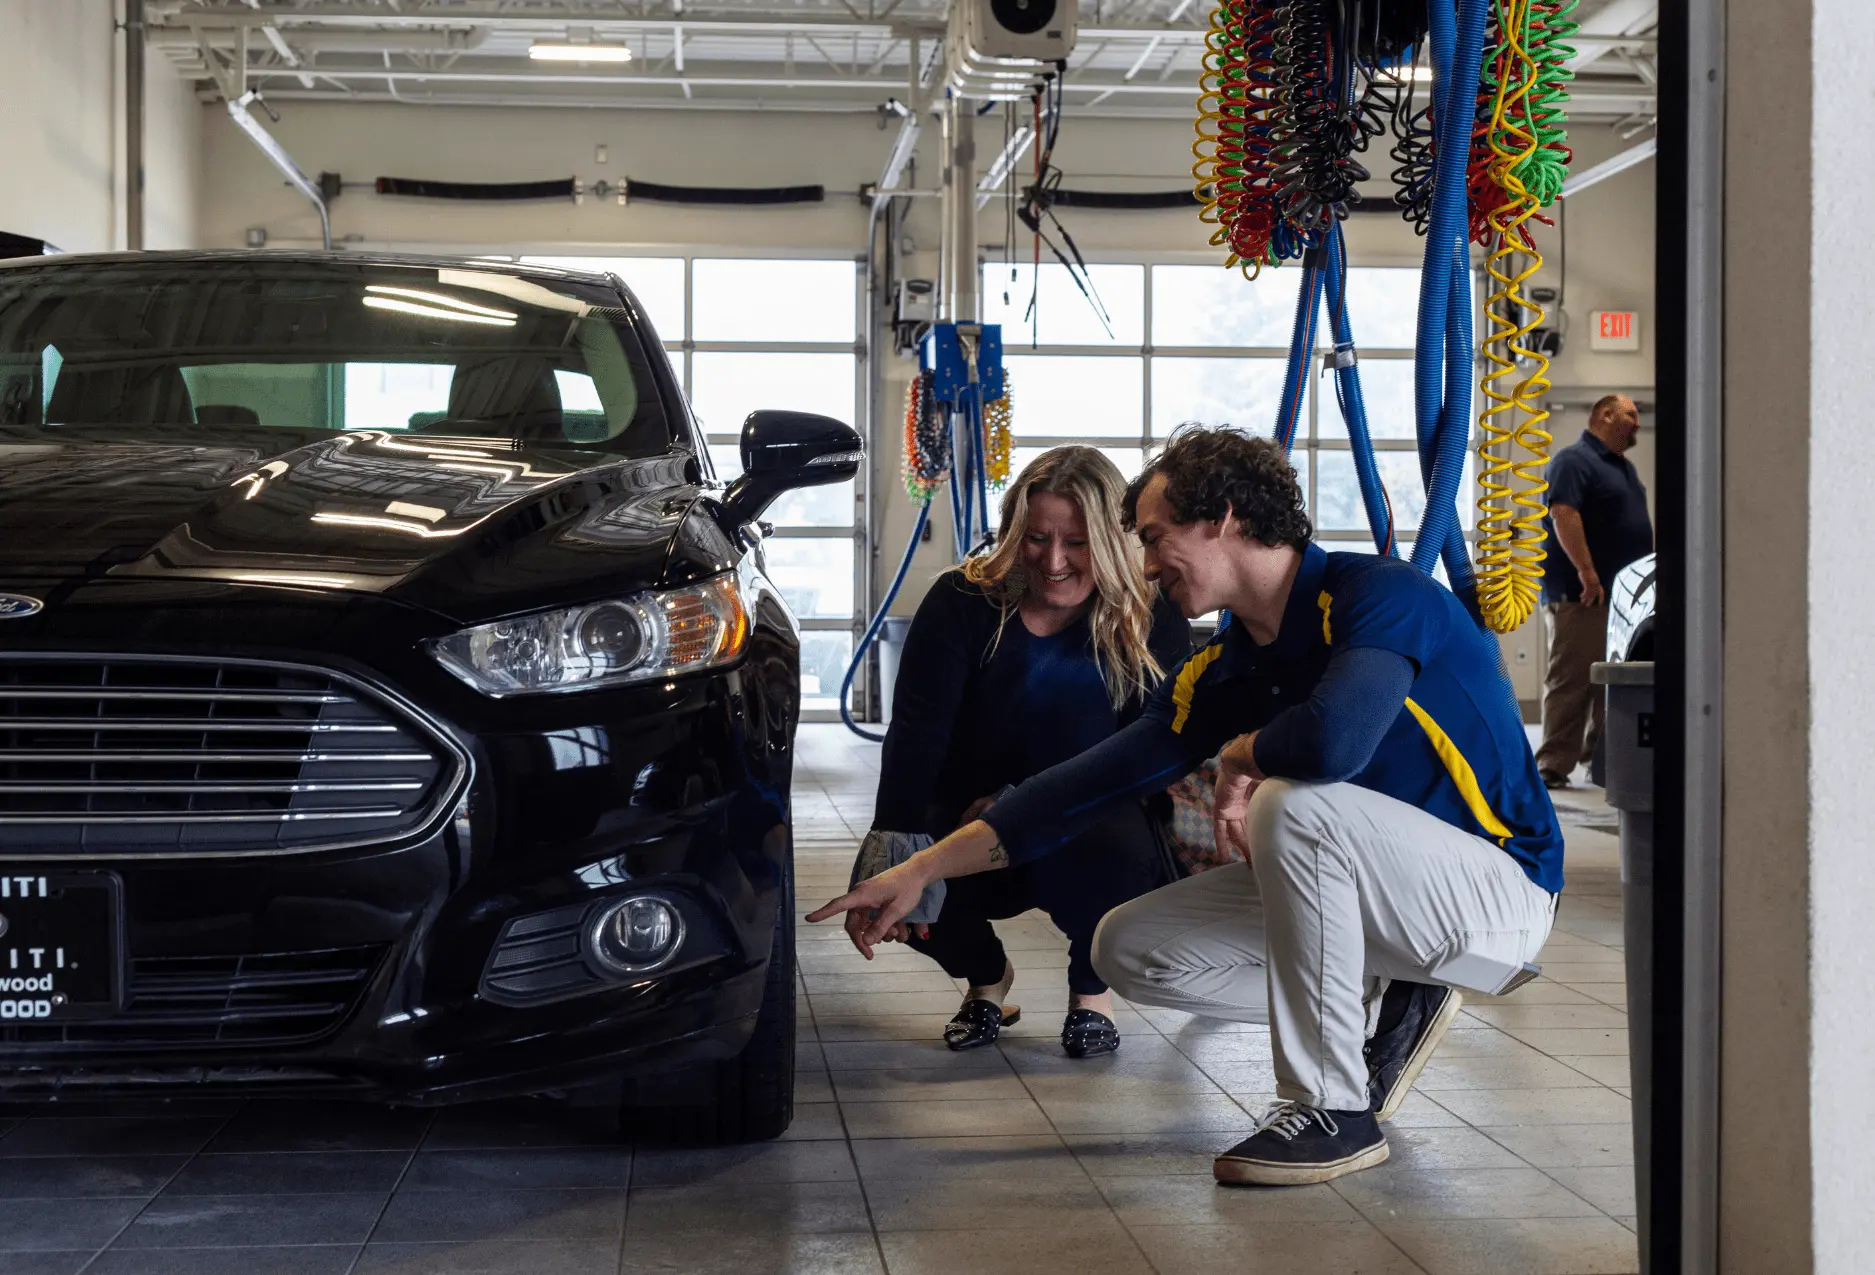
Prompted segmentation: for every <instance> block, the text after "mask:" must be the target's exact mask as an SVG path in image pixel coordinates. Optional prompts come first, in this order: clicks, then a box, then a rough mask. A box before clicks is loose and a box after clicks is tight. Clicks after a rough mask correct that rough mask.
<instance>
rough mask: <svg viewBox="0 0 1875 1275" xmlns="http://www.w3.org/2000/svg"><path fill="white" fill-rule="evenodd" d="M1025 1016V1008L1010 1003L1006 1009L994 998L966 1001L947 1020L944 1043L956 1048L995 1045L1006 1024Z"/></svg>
mask: <svg viewBox="0 0 1875 1275" xmlns="http://www.w3.org/2000/svg"><path fill="white" fill-rule="evenodd" d="M1021 1020H1022V1011H1021V1010H1019V1009H1017V1008H1016V1007H1015V1006H1014V1005H1011V1006H1010V1007H1009V1009H1008V1010H1007V1011H1006V1012H1005V1011H1004V1009H1003V1007H1002V1006H1001V1005H998V1004H997V1003H996V1002H995V1001H985V1000H970V1001H965V1002H964V1003H963V1005H962V1007H961V1008H959V1009H958V1011H957V1013H956V1014H955V1015H953V1016H952V1018H951V1020H950V1022H948V1023H945V1024H944V1043H945V1044H946V1045H947V1046H949V1047H950V1048H951V1049H952V1050H953V1051H962V1050H965V1049H981V1048H983V1046H985V1045H993V1044H995V1043H996V1038H997V1037H998V1036H1000V1035H1002V1031H1003V1028H1005V1027H1010V1026H1013V1025H1015V1024H1016V1023H1018V1022H1020V1021H1021Z"/></svg>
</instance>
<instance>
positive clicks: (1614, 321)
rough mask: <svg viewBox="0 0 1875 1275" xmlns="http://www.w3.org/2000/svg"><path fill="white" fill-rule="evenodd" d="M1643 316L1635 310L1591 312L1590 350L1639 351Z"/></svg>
mask: <svg viewBox="0 0 1875 1275" xmlns="http://www.w3.org/2000/svg"><path fill="white" fill-rule="evenodd" d="M1640 348H1641V316H1640V313H1639V312H1638V311H1635V310H1590V311H1589V349H1591V350H1638V349H1640Z"/></svg>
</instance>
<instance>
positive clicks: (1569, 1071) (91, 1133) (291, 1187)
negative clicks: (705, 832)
mask: <svg viewBox="0 0 1875 1275" xmlns="http://www.w3.org/2000/svg"><path fill="white" fill-rule="evenodd" d="M877 773H878V749H877V747H876V746H874V745H869V744H865V743H863V742H861V741H859V740H857V739H855V738H854V737H852V736H851V735H848V734H847V733H846V732H845V731H843V730H842V729H840V728H838V727H833V726H809V727H804V728H803V729H802V732H801V740H800V763H799V766H798V773H797V778H796V787H795V795H796V803H797V804H796V823H795V837H796V847H797V861H798V865H799V896H800V904H801V910H802V911H803V912H805V911H807V910H809V909H810V908H812V907H813V906H815V905H817V904H818V903H819V902H820V901H822V900H824V899H826V898H828V897H831V896H832V895H833V894H835V893H838V892H839V891H840V890H842V889H844V888H845V882H846V875H847V870H848V866H849V864H850V862H851V857H852V849H853V845H854V843H855V841H856V840H857V838H858V837H859V836H860V835H861V834H862V833H863V832H864V830H865V826H866V823H867V820H868V817H869V815H870V813H871V808H872V796H873V786H874V784H875V782H876V778H877ZM1562 797H1563V800H1562V802H1560V803H1559V804H1560V805H1564V806H1565V807H1566V809H1565V819H1566V820H1567V821H1568V823H1569V851H1570V856H1569V868H1568V870H1569V876H1570V888H1569V891H1568V893H1567V894H1566V895H1565V896H1564V899H1563V902H1562V905H1561V910H1560V913H1559V919H1558V922H1557V929H1556V933H1555V935H1554V937H1553V939H1552V940H1551V943H1550V946H1549V948H1548V949H1547V950H1546V952H1545V954H1544V957H1543V963H1544V978H1543V979H1542V980H1540V981H1538V982H1536V983H1534V984H1532V985H1530V986H1529V987H1526V988H1524V989H1523V990H1521V991H1519V992H1518V993H1516V994H1515V995H1513V996H1510V997H1506V998H1503V999H1502V1000H1491V999H1488V998H1482V999H1478V1000H1474V1001H1472V1002H1470V1003H1469V1004H1468V1006H1467V1009H1466V1012H1465V1014H1464V1016H1463V1017H1462V1018H1461V1019H1460V1020H1459V1023H1458V1024H1457V1026H1456V1027H1455V1028H1454V1030H1453V1031H1452V1032H1451V1034H1450V1035H1449V1036H1448V1037H1447V1040H1446V1043H1445V1045H1444V1047H1443V1048H1442V1049H1441V1051H1440V1052H1439V1054H1438V1056H1437V1058H1436V1059H1435V1060H1434V1062H1433V1063H1432V1065H1431V1066H1429V1067H1428V1068H1427V1071H1426V1073H1425V1075H1424V1077H1423V1078H1422V1079H1421V1081H1420V1083H1419V1085H1418V1087H1417V1089H1416V1090H1415V1092H1414V1095H1413V1097H1412V1098H1411V1099H1410V1100H1409V1101H1408V1103H1407V1105H1406V1106H1405V1108H1404V1109H1403V1110H1402V1111H1401V1113H1400V1115H1399V1117H1398V1118H1397V1119H1396V1121H1395V1122H1394V1124H1393V1125H1392V1126H1390V1128H1391V1133H1390V1139H1391V1141H1392V1146H1393V1158H1392V1159H1391V1160H1390V1161H1389V1162H1388V1163H1387V1164H1385V1165H1382V1166H1380V1167H1379V1168H1377V1169H1373V1170H1370V1171H1368V1172H1366V1173H1361V1174H1357V1175H1354V1176H1352V1177H1349V1178H1344V1179H1342V1180H1341V1181H1339V1182H1336V1183H1332V1184H1328V1185H1325V1186H1318V1187H1306V1188H1292V1189H1285V1190H1273V1191H1258V1190H1241V1189H1238V1190H1232V1189H1224V1188H1220V1187H1218V1186H1216V1185H1215V1184H1214V1183H1213V1182H1212V1180H1211V1176H1210V1170H1211V1156H1212V1154H1214V1153H1215V1152H1216V1151H1217V1150H1219V1149H1220V1148H1223V1147H1226V1146H1228V1145H1230V1144H1231V1143H1233V1142H1235V1141H1237V1140H1238V1139H1239V1138H1241V1137H1243V1136H1244V1135H1245V1134H1247V1133H1248V1132H1249V1130H1250V1128H1251V1126H1252V1124H1253V1116H1254V1113H1256V1112H1258V1111H1260V1110H1261V1109H1262V1107H1263V1105H1264V1104H1265V1103H1266V1102H1267V1101H1269V1099H1270V1097H1271V1093H1270V1090H1271V1087H1272V1081H1271V1078H1270V1069H1269V1049H1268V1041H1267V1040H1266V1038H1265V1036H1266V1033H1265V1030H1264V1029H1261V1028H1253V1027H1243V1026H1239V1025H1236V1024H1224V1023H1216V1022H1207V1021H1204V1020H1199V1019H1194V1018H1191V1017H1189V1016H1187V1015H1184V1014H1180V1013H1171V1012H1165V1011H1160V1010H1151V1009H1147V1010H1143V1011H1138V1010H1132V1009H1124V1010H1122V1011H1120V1015H1119V1017H1120V1027H1121V1030H1122V1032H1123V1033H1124V1035H1125V1044H1124V1045H1123V1047H1122V1048H1121V1050H1120V1052H1119V1053H1118V1054H1116V1055H1114V1056H1112V1057H1109V1058H1105V1059H1098V1060H1090V1061H1085V1062H1079V1063H1076V1062H1071V1061H1070V1060H1068V1059H1067V1058H1066V1057H1064V1056H1063V1055H1062V1053H1061V1051H1060V1047H1059V1045H1058V1044H1057V1043H1056V1041H1055V1039H1054V1037H1055V1036H1056V1034H1057V1033H1058V1031H1059V1027H1060V1022H1059V1020H1060V1015H1061V1013H1062V1012H1063V1011H1064V1010H1065V1007H1066V989H1065V985H1064V983H1063V982H1062V973H1061V971H1062V970H1063V969H1064V968H1065V966H1066V945H1065V943H1064V941H1063V940H1062V938H1061V936H1060V935H1059V934H1058V933H1056V932H1055V931H1054V929H1053V927H1052V926H1050V925H1049V924H1048V922H1047V920H1046V919H1045V918H1042V917H1040V916H1037V915H1033V914H1032V915H1030V916H1025V917H1021V918H1018V919H1016V920H1015V921H1013V922H1010V923H1007V924H1004V925H1002V926H999V927H998V928H999V929H1001V930H1002V932H1003V934H1004V936H1005V941H1006V942H1007V944H1008V946H1009V948H1010V950H1011V953H1012V959H1013V960H1014V962H1015V964H1016V966H1017V969H1018V971H1019V973H1018V983H1017V986H1018V992H1017V994H1016V996H1015V997H1014V999H1015V1000H1017V1001H1018V1002H1019V1003H1020V1004H1021V1005H1022V1006H1023V1008H1024V1010H1025V1013H1024V1021H1023V1022H1022V1023H1021V1024H1020V1025H1018V1026H1017V1027H1014V1028H1012V1029H1010V1031H1008V1032H1007V1033H1006V1034H1005V1036H1004V1038H1003V1040H1002V1042H1001V1043H1000V1044H999V1045H998V1046H997V1047H996V1048H995V1049H991V1050H984V1051H981V1052H978V1053H974V1054H963V1055H953V1054H950V1053H948V1052H947V1051H946V1050H945V1049H944V1047H943V1046H942V1044H941V1043H939V1042H938V1040H937V1036H938V1032H939V1029H940V1026H941V1024H942V1023H943V1022H944V1020H945V1019H946V1018H948V1017H949V1015H950V1014H951V1012H952V1011H953V1010H954V1009H955V1006H956V1001H957V994H958V989H957V988H956V986H955V985H954V984H953V983H952V982H951V981H950V980H949V979H947V978H945V977H944V976H943V974H942V973H941V972H939V971H938V970H937V969H936V968H935V967H933V966H932V965H930V964H929V963H928V962H926V961H924V960H923V958H921V957H919V956H917V955H916V954H914V953H912V952H909V951H904V950H897V949H892V950H888V951H887V952H886V953H885V954H884V955H882V956H881V957H880V959H878V960H876V961H874V962H872V963H871V964H867V963H866V962H864V961H862V960H861V959H860V958H859V957H858V955H857V954H856V953H854V952H853V951H852V950H851V948H850V947H849V946H848V945H847V943H846V940H845V937H844V935H843V934H842V933H841V932H840V931H839V930H838V929H835V928H832V927H831V926H829V927H813V926H803V927H802V933H801V943H800V969H801V974H800V978H801V990H802V1000H801V1006H802V1015H801V1025H800V1044H799V1049H800V1079H799V1088H798V1093H797V1098H798V1102H799V1107H798V1115H797V1118H796V1121H795V1125H794V1128H793V1129H792V1130H791V1131H790V1132H789V1134H788V1135H787V1137H786V1138H785V1139H783V1140H781V1141H779V1142H774V1143H769V1144H766V1145H760V1146H750V1147H737V1148H720V1149H708V1150H682V1149H674V1148H668V1147H637V1148H631V1147H620V1146H615V1145H611V1144H610V1143H609V1142H608V1141H607V1139H606V1138H605V1135H604V1134H603V1133H602V1132H600V1131H597V1130H594V1129H593V1128H591V1127H590V1125H589V1124H588V1123H586V1122H583V1121H581V1120H579V1119H577V1118H573V1117H571V1116H570V1115H569V1114H568V1113H566V1112H564V1111H562V1110H560V1109H558V1108H556V1107H554V1106H552V1105H549V1104H544V1103H543V1104H529V1103H518V1104H508V1105H504V1106H499V1107H493V1108H468V1109H455V1110H448V1111H443V1112H439V1113H430V1112H409V1111H385V1110H381V1109H375V1108H330V1107H322V1108H309V1107H305V1106H300V1107H279V1106H274V1105H271V1104H264V1103H248V1104H239V1103H232V1104H213V1105H202V1106H191V1107H176V1106H174V1105H169V1106H165V1107H160V1108H158V1107H152V1108H149V1109H144V1110H137V1109H132V1110H129V1111H125V1110H123V1109H112V1110H110V1111H108V1112H90V1111H87V1110H86V1109H82V1108H79V1109H69V1108H68V1109H65V1110H64V1111H63V1112H61V1113H60V1114H56V1115H54V1114H48V1113H47V1112H45V1111H44V1110H18V1109H13V1110H9V1109H5V1108H0V1275H29V1273H30V1275H75V1273H77V1272H84V1275H133V1273H134V1275H170V1273H172V1272H173V1273H176V1275H185V1273H186V1275H222V1273H224V1272H226V1273H228V1275H235V1273H239V1275H274V1273H276V1272H278V1273H281V1275H326V1273H327V1272H330V1273H331V1275H366V1273H370V1275H390V1273H393V1272H395V1273H396V1275H444V1273H445V1272H446V1273H448V1275H468V1273H471V1272H480V1273H483V1275H495V1273H497V1272H500V1273H512V1275H575V1273H577V1275H589V1273H590V1275H601V1273H605V1275H650V1273H651V1272H697V1273H699V1275H709V1273H712V1272H734V1273H735V1275H823V1273H824V1275H885V1273H886V1272H890V1275H960V1273H963V1272H968V1273H970V1275H994V1273H996V1272H1004V1271H1007V1272H1021V1275H1053V1273H1054V1272H1064V1273H1065V1272H1073V1273H1074V1275H1110V1273H1121V1272H1129V1273H1130V1272H1142V1273H1149V1272H1155V1271H1156V1272H1161V1273H1163V1275H1172V1273H1173V1272H1177V1273H1178V1275H1204V1273H1205V1272H1212V1271H1215V1272H1220V1273H1222V1272H1230V1273H1231V1275H1263V1273H1265V1272H1270V1273H1276V1272H1280V1273H1282V1275H1310V1273H1313V1272H1321V1273H1323V1275H1329V1273H1333V1275H1345V1273H1349V1272H1360V1273H1362V1275H1393V1273H1395V1272H1398V1273H1401V1275H1408V1273H1416V1275H1464V1273H1470V1272H1476V1273H1478V1275H1604V1273H1613V1272H1630V1271H1633V1270H1635V1269H1636V1257H1635V1238H1634V1233H1633V1224H1634V1223H1633V1218H1632V1216H1631V1214H1632V1213H1633V1209H1634V1205H1633V1188H1632V1177H1631V1172H1632V1171H1631V1169H1630V1167H1629V1166H1630V1164H1631V1162H1632V1153H1631V1151H1630V1144H1629V1132H1628V1123H1627V1121H1628V1099H1627V1081H1628V1077H1627V1059H1626V1048H1627V1033H1626V1025H1627V1015H1626V1013H1625V1011H1624V1010H1623V1003H1624V996H1623V984H1622V977H1623V975H1622V966H1621V918H1620V901H1619V889H1620V886H1619V875H1618V871H1617V865H1616V857H1615V842H1614V838H1613V837H1612V836H1611V835H1610V832H1611V829H1612V816H1611V814H1610V812H1608V811H1607V810H1606V808H1605V807H1604V806H1602V805H1601V798H1600V793H1599V792H1598V791H1595V790H1587V791H1578V792H1574V793H1566V794H1562Z"/></svg>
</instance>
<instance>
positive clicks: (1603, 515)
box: [1543, 430, 1654, 603]
mask: <svg viewBox="0 0 1875 1275" xmlns="http://www.w3.org/2000/svg"><path fill="white" fill-rule="evenodd" d="M1549 503H1550V504H1552V505H1568V506H1569V507H1570V508H1571V509H1574V510H1575V511H1576V512H1577V513H1578V514H1581V515H1582V538H1583V539H1584V540H1586V541H1588V546H1589V561H1590V562H1593V563H1594V564H1595V574H1596V575H1598V576H1600V577H1601V579H1602V587H1603V588H1607V587H1609V586H1611V585H1613V584H1614V582H1615V576H1616V575H1617V574H1618V573H1619V572H1620V570H1621V568H1623V567H1625V566H1627V565H1628V564H1629V563H1630V562H1633V561H1634V560H1635V559H1637V558H1645V557H1646V556H1647V555H1648V554H1650V553H1652V552H1653V551H1654V524H1653V520H1652V519H1651V518H1649V517H1648V514H1647V488H1646V486H1645V485H1643V484H1642V482H1641V476H1640V475H1639V474H1638V473H1636V472H1635V470H1634V466H1633V464H1632V463H1630V462H1629V460H1628V458H1627V457H1626V456H1623V455H1621V453H1619V452H1617V451H1616V450H1615V449H1614V448H1612V447H1610V446H1609V445H1608V444H1607V443H1604V442H1603V441H1602V440H1601V439H1599V438H1597V437H1595V435H1594V434H1592V433H1591V432H1589V431H1588V430H1583V431H1582V437H1581V438H1579V439H1577V440H1576V441H1575V442H1573V443H1571V444H1570V445H1569V446H1567V447H1565V448H1563V449H1562V450H1561V451H1559V452H1557V453H1556V455H1555V457H1554V459H1552V460H1551V461H1550V463H1549ZM1543 530H1544V532H1545V533H1546V534H1547V535H1548V536H1549V544H1548V557H1546V558H1545V559H1544V561H1543V601H1544V602H1546V603H1547V602H1579V601H1581V598H1582V577H1581V576H1580V575H1578V574H1577V573H1576V568H1575V564H1574V563H1573V562H1571V561H1569V555H1568V554H1566V553H1564V552H1563V548H1562V542H1561V541H1559V540H1557V539H1556V520H1555V519H1554V518H1553V517H1552V516H1551V515H1549V514H1544V515H1543Z"/></svg>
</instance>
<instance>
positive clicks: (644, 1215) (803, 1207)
mask: <svg viewBox="0 0 1875 1275" xmlns="http://www.w3.org/2000/svg"><path fill="white" fill-rule="evenodd" d="M871 1227H872V1223H871V1220H870V1219H869V1218H868V1217H867V1214H866V1197H865V1196H864V1195H863V1194H861V1192H860V1187H859V1183H858V1182H755V1183H741V1182H711V1183H704V1184H699V1185H695V1186H677V1187H644V1188H641V1189H638V1190H634V1191H633V1192H632V1197H631V1209H630V1210H629V1212H628V1215H627V1217H626V1230H627V1231H628V1232H629V1233H630V1234H631V1236H632V1238H633V1239H637V1238H639V1237H641V1236H645V1235H654V1234H664V1235H668V1234H673V1233H686V1234H690V1235H698V1236H702V1235H738V1234H740V1235H760V1234H774V1233H783V1234H796V1235H807V1234H813V1233H815V1232H829V1231H869V1230H871Z"/></svg>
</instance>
